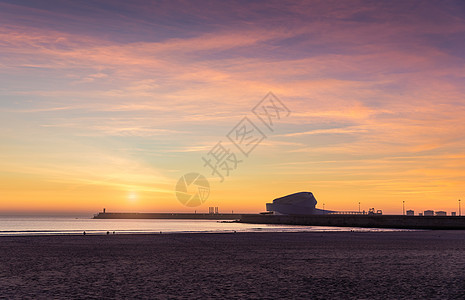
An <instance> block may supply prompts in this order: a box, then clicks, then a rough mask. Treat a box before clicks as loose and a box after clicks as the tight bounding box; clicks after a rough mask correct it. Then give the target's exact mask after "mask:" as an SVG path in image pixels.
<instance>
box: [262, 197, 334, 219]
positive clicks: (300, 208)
mask: <svg viewBox="0 0 465 300" xmlns="http://www.w3.org/2000/svg"><path fill="white" fill-rule="evenodd" d="M316 204H317V201H316V199H315V196H313V194H312V193H310V192H300V193H295V194H291V195H287V196H284V197H281V198H276V199H274V200H273V203H267V204H266V210H267V211H269V212H273V214H277V215H323V214H328V213H331V212H332V211H331V210H323V209H318V208H315V206H316Z"/></svg>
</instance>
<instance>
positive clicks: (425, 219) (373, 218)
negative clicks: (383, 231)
mask: <svg viewBox="0 0 465 300" xmlns="http://www.w3.org/2000/svg"><path fill="white" fill-rule="evenodd" d="M240 222H242V223H253V224H285V225H307V226H339V227H369V228H403V229H465V217H458V216H457V217H455V216H402V215H337V214H334V215H243V216H242V217H241V219H240Z"/></svg>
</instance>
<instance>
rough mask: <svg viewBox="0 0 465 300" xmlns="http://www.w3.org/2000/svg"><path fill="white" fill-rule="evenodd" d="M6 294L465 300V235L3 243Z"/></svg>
mask: <svg viewBox="0 0 465 300" xmlns="http://www.w3.org/2000/svg"><path fill="white" fill-rule="evenodd" d="M0 296H1V297H5V298H33V299H65V298H66V299H69V298H81V299H82V298H99V299H110V298H151V299H154V298H156V299H168V298H171V299H172V298H180V299H206V298H216V299H220V298H236V299H237V298H252V299H278V298H281V299H283V298H286V299H290V298H306V299H339V298H344V299H350V298H353V299H399V298H408V299H417V298H430V299H431V298H437V299H464V298H465V232H464V231H422V232H375V233H372V232H368V233H367V232H345V233H344V232H339V233H338V232H326V233H315V232H313V233H236V234H163V235H118V234H116V235H109V236H89V235H87V236H36V237H31V236H29V237H0Z"/></svg>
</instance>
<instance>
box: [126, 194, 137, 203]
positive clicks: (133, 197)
mask: <svg viewBox="0 0 465 300" xmlns="http://www.w3.org/2000/svg"><path fill="white" fill-rule="evenodd" d="M128 200H129V201H130V202H136V201H137V193H136V192H129V193H128Z"/></svg>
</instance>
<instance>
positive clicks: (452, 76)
mask: <svg viewBox="0 0 465 300" xmlns="http://www.w3.org/2000/svg"><path fill="white" fill-rule="evenodd" d="M268 92H272V93H274V95H276V96H277V97H278V98H279V99H280V100H281V101H282V103H284V104H285V105H286V107H288V108H289V110H290V114H289V116H286V117H283V118H281V119H280V120H278V121H277V122H276V123H275V124H274V131H273V132H272V131H270V130H269V129H268V128H267V127H266V126H265V125H264V124H263V123H262V122H260V120H259V119H258V118H257V117H256V116H255V115H254V114H253V113H252V111H251V110H252V108H253V107H254V106H255V105H257V103H258V102H259V101H260V100H262V99H263V98H264V97H265V96H266V95H267V94H268ZM244 117H248V118H249V119H250V120H251V121H252V122H253V123H254V124H255V125H256V126H258V127H259V128H260V130H262V131H263V133H264V134H265V135H266V138H265V139H264V140H263V141H262V142H261V143H260V144H258V145H257V147H256V148H255V149H254V150H253V151H252V152H251V153H250V155H249V156H248V157H245V156H244V155H243V154H242V153H241V152H240V151H239V150H237V148H234V145H232V144H230V143H229V144H228V138H227V137H226V135H227V134H228V133H229V132H230V131H231V130H232V129H233V128H234V126H236V124H238V123H239V122H240V121H241V120H242V119H243V118H244ZM464 117H465V2H463V1H441V2H440V1H153V2H151V1H110V0H107V1H71V0H69V1H65V0H62V1H13V0H11V1H0V126H1V127H0V138H1V142H0V179H1V181H0V212H6V213H8V212H86V213H93V212H97V211H100V210H101V209H102V208H103V207H106V208H107V211H139V212H168V211H179V212H193V211H194V210H197V211H208V207H209V206H218V207H219V209H220V212H230V211H231V210H234V212H258V211H264V210H265V203H266V202H270V201H271V200H272V199H274V198H276V197H280V196H283V195H286V194H290V193H294V192H300V191H309V192H313V193H314V195H315V197H316V199H317V200H318V205H317V207H319V208H322V206H323V203H325V208H326V209H333V210H358V202H361V207H362V209H365V210H368V209H369V208H370V207H374V208H376V209H382V210H383V212H384V213H402V201H405V207H406V209H414V210H415V211H417V212H418V211H423V210H426V209H433V210H445V211H448V212H450V211H457V210H458V203H457V200H458V199H459V198H461V197H462V198H463V199H465V188H464V187H465V172H464V169H465V118H464ZM219 141H222V142H223V143H224V144H225V145H226V146H228V147H229V148H230V150H231V151H234V153H235V154H236V155H237V158H238V159H240V160H242V162H241V163H239V164H238V166H237V169H236V170H234V171H232V172H231V173H230V175H229V176H228V177H225V180H224V182H220V180H219V178H217V177H216V176H214V175H212V172H211V169H208V167H204V162H203V160H202V157H206V156H207V153H208V152H209V151H210V150H211V149H212V148H213V147H214V146H215V145H216V144H217V143H218V142H219ZM189 172H198V173H201V174H203V175H205V176H206V177H208V180H209V182H210V187H211V192H210V197H209V198H208V200H207V201H206V202H205V203H204V204H203V205H201V206H199V207H196V208H190V207H186V206H184V205H182V204H181V203H180V202H179V201H178V200H177V199H176V196H175V192H174V189H175V185H176V183H177V181H178V179H179V178H180V177H181V176H182V175H184V174H185V173H189Z"/></svg>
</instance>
